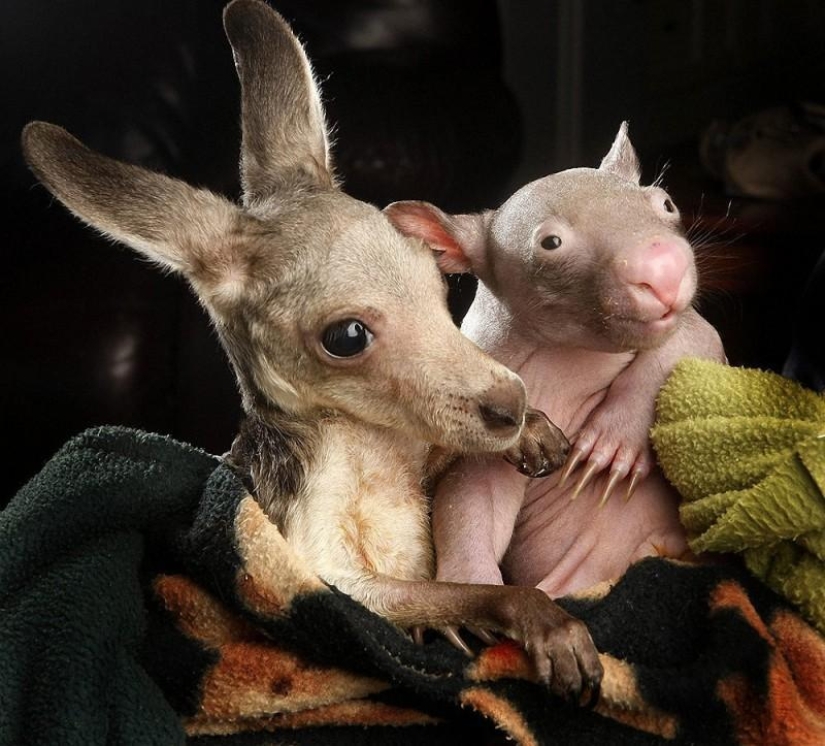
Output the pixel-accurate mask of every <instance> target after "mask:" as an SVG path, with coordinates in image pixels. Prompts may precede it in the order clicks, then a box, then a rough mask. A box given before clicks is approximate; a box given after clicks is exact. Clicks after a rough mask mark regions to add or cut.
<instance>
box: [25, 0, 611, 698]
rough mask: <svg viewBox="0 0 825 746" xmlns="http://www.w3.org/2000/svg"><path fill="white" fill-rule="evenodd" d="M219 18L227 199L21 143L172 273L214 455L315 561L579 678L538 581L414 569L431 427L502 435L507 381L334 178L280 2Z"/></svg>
mask: <svg viewBox="0 0 825 746" xmlns="http://www.w3.org/2000/svg"><path fill="white" fill-rule="evenodd" d="M224 25H225V29H226V32H227V35H228V37H229V40H230V43H231V45H232V49H233V52H234V55H235V61H236V66H237V70H238V75H239V77H240V82H241V93H242V130H243V141H242V158H241V175H242V182H243V199H242V204H241V205H236V204H234V203H232V202H230V201H228V200H226V199H224V198H223V197H220V196H218V195H216V194H213V193H211V192H209V191H205V190H202V189H196V188H194V187H191V186H189V185H187V184H185V183H183V182H181V181H178V180H176V179H173V178H169V177H166V176H163V175H160V174H157V173H152V172H149V171H146V170H144V169H142V168H139V167H136V166H133V165H127V164H124V163H119V162H117V161H114V160H111V159H109V158H106V157H104V156H102V155H99V154H97V153H94V152H92V151H90V150H88V149H87V148H86V147H85V146H83V145H82V144H81V143H80V142H78V141H77V140H76V139H74V138H73V137H72V136H71V135H69V134H68V133H66V132H65V131H64V130H62V129H60V128H58V127H55V126H53V125H49V124H45V123H38V122H35V123H31V124H29V125H28V126H27V127H26V129H25V131H24V133H23V147H24V151H25V155H26V158H27V161H28V163H29V164H30V166H31V168H32V169H33V171H34V172H35V174H36V175H37V176H38V178H39V179H40V180H41V181H42V182H43V183H44V184H45V185H46V186H47V187H48V188H49V190H51V191H52V192H53V193H54V194H55V195H56V196H57V197H58V198H59V199H60V200H61V201H62V202H63V203H64V204H65V205H66V206H67V207H68V208H69V209H70V210H71V211H72V212H74V213H75V214H76V215H77V216H78V217H79V218H81V219H82V220H84V221H86V222H87V223H89V224H90V225H92V226H94V227H96V228H97V229H99V230H100V231H102V232H104V233H105V234H107V235H109V236H111V237H112V238H114V239H117V240H119V241H122V242H124V243H126V244H128V245H129V246H131V247H133V248H134V249H136V250H137V251H139V252H140V253H142V254H144V255H145V256H147V257H149V258H150V259H152V260H153V261H155V262H157V263H158V264H159V265H161V266H162V267H163V268H166V269H168V270H172V271H175V272H179V273H181V274H182V275H183V276H184V277H185V278H186V279H187V280H188V282H189V283H190V284H191V286H192V288H193V290H194V292H195V293H196V294H197V297H198V298H199V300H200V301H201V303H202V304H203V306H204V307H205V308H206V310H207V311H208V313H209V315H210V317H211V319H212V321H213V323H214V325H215V328H216V329H217V332H218V334H219V336H220V339H221V342H222V344H223V346H224V347H225V349H226V352H227V355H228V357H229V359H230V361H231V363H232V365H233V367H234V370H235V373H236V375H237V379H238V384H239V387H240V391H241V394H242V400H243V407H244V410H245V420H244V422H243V424H242V427H241V431H240V434H239V435H238V437H237V439H236V440H235V442H234V444H233V446H232V451H231V454H230V459H231V461H232V463H233V464H234V465H235V466H236V467H237V468H239V469H242V470H243V472H244V474H245V475H247V476H248V481H249V483H250V484H251V485H252V490H253V492H254V495H255V499H256V501H257V505H258V506H259V507H260V509H261V510H262V511H263V513H265V515H266V517H267V519H268V520H269V521H271V523H274V524H275V525H276V526H277V527H278V529H279V530H280V533H281V535H282V536H283V537H284V538H285V539H286V541H287V542H288V544H289V545H290V546H291V547H292V548H293V550H294V552H295V553H296V554H297V555H298V556H299V557H302V558H303V560H304V561H305V562H306V563H307V564H308V566H309V567H310V568H311V569H312V570H313V571H314V572H315V573H316V574H317V575H319V576H320V577H321V578H323V579H324V580H325V581H327V582H328V583H330V584H332V585H335V586H337V587H338V588H339V589H340V590H342V591H344V592H345V593H348V594H350V595H351V596H352V597H354V598H355V599H357V600H358V601H360V602H361V603H363V604H364V605H365V606H367V607H368V608H370V609H372V610H373V611H375V612H377V613H379V614H382V615H384V616H385V617H387V618H388V619H390V620H391V621H393V622H395V623H397V624H398V625H400V626H402V627H405V628H409V627H413V626H415V625H423V626H428V627H433V628H445V627H448V626H449V625H469V626H472V627H476V628H478V629H480V630H492V631H497V632H499V633H502V634H504V635H507V636H508V637H512V638H514V639H516V640H518V641H520V642H521V643H523V645H524V646H525V648H526V650H527V651H528V654H529V656H530V658H531V660H532V662H533V664H534V668H535V673H536V676H537V678H538V679H539V680H541V681H544V682H545V683H547V684H548V685H549V686H550V688H551V689H552V691H554V692H556V693H558V694H560V695H563V696H567V697H571V698H577V697H579V695H580V694H581V693H582V692H585V693H586V692H591V693H592V692H595V691H597V690H598V685H599V682H600V679H601V675H602V669H601V664H600V662H599V659H598V656H597V652H596V650H595V648H594V646H593V643H592V641H591V639H590V635H589V633H588V631H587V629H586V628H585V626H584V625H583V624H582V623H581V622H580V621H578V620H576V619H573V618H572V617H570V616H569V615H568V614H567V613H565V612H564V611H563V610H562V609H560V608H559V607H558V606H556V605H555V604H554V603H552V602H551V601H550V600H549V599H548V598H547V596H546V595H545V594H544V593H541V592H540V591H537V590H535V589H529V588H502V587H495V586H476V585H460V584H448V583H438V582H435V581H433V580H432V578H433V572H434V568H433V564H434V563H433V552H432V540H431V536H430V526H429V517H428V504H427V500H426V498H425V494H424V491H423V488H422V483H423V482H424V478H425V466H426V462H427V458H428V454H429V453H430V450H431V447H432V446H436V447H438V448H440V449H445V450H447V451H454V452H458V453H472V452H495V453H503V452H505V451H507V450H508V449H512V448H513V447H514V446H515V445H516V444H517V440H518V438H519V436H520V433H521V430H522V424H523V422H524V419H525V406H526V396H525V391H524V387H523V384H522V383H521V381H520V379H519V378H518V377H517V376H516V375H515V374H513V373H511V372H510V371H509V370H507V368H505V367H504V366H503V365H501V364H499V363H497V362H495V361H494V360H493V359H492V358H490V357H488V356H487V355H486V354H484V353H482V352H481V351H480V350H479V349H478V348H477V347H476V346H475V345H474V344H473V343H471V342H470V341H469V340H467V339H466V338H465V337H463V336H462V335H461V333H460V332H459V331H458V329H456V328H455V327H454V325H453V323H452V321H451V319H450V316H449V312H448V310H447V305H446V297H445V296H446V289H445V284H444V282H443V279H442V277H441V275H440V273H439V269H438V267H437V264H436V261H434V259H433V254H432V252H431V251H430V249H429V248H428V247H427V246H426V245H425V244H424V243H423V242H422V241H420V240H417V239H410V238H406V237H403V236H401V235H400V234H399V233H398V232H397V231H395V230H394V228H393V227H392V225H391V223H390V222H389V220H388V219H387V218H386V216H385V215H384V214H383V213H382V212H381V211H380V210H378V209H377V208H375V207H372V206H370V205H368V204H365V203H362V202H359V201H357V200H355V199H353V198H351V197H348V196H347V195H345V194H344V193H343V192H342V191H341V190H340V188H339V187H338V184H337V183H336V178H335V175H334V172H333V167H332V163H331V159H330V152H329V143H328V138H327V131H326V127H325V122H324V112H323V109H322V105H321V100H320V96H319V92H318V89H317V87H316V85H315V82H314V79H313V75H312V70H311V67H310V63H309V61H308V59H307V58H306V56H305V54H304V51H303V49H302V47H301V46H300V44H299V43H298V41H297V39H296V38H295V36H294V35H293V33H292V31H291V30H290V29H289V27H288V26H287V24H286V23H285V22H284V20H283V19H282V18H281V17H280V16H279V15H278V14H277V13H276V12H275V11H273V10H271V9H270V8H269V7H268V6H267V5H266V4H265V3H263V2H260V1H259V0H235V2H233V3H231V4H230V5H229V6H227V8H226V10H225V12H224ZM556 465H558V464H556ZM256 509H257V508H256ZM260 535H261V534H259V536H260ZM264 574H265V573H264ZM254 580H255V581H256V582H258V581H259V582H261V583H264V584H265V583H266V577H261V578H255V579H254Z"/></svg>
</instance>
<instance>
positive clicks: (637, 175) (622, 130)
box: [599, 122, 642, 184]
mask: <svg viewBox="0 0 825 746" xmlns="http://www.w3.org/2000/svg"><path fill="white" fill-rule="evenodd" d="M599 171H607V172H609V173H611V174H615V175H616V176H619V177H621V178H622V179H625V180H627V181H632V182H633V183H634V184H638V183H639V182H640V181H641V178H642V167H641V164H640V163H639V156H638V155H636V150H635V148H634V147H633V145H632V143H631V142H630V136H629V135H628V134H627V122H622V124H621V126H620V127H619V131H618V132H617V133H616V139H615V140H613V145H611V146H610V151H609V152H608V153H607V155H606V156H605V157H604V158H603V159H602V162H601V165H600V166H599Z"/></svg>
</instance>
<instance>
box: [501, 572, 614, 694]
mask: <svg viewBox="0 0 825 746" xmlns="http://www.w3.org/2000/svg"><path fill="white" fill-rule="evenodd" d="M520 590H523V591H530V592H532V595H531V597H530V598H529V599H528V600H527V601H522V603H521V604H519V609H518V611H517V615H518V618H517V619H514V620H513V628H512V629H511V630H509V631H508V636H512V637H514V638H515V639H517V640H519V641H520V642H522V644H523V645H524V649H525V651H526V652H527V655H528V656H529V658H530V660H531V662H532V664H533V667H534V669H535V674H536V678H537V679H538V680H539V681H540V682H541V683H543V684H545V685H546V686H547V687H549V689H550V691H551V692H553V694H555V695H556V696H559V697H562V698H564V699H565V700H567V701H569V702H578V703H580V704H582V705H593V704H595V702H596V700H598V697H599V688H600V686H601V681H602V676H603V675H604V669H603V668H602V664H601V661H600V660H599V654H598V651H597V650H596V646H595V645H594V644H593V640H592V638H591V637H590V632H589V631H588V629H587V626H586V625H585V624H584V622H582V621H581V620H579V619H576V618H575V617H572V616H570V615H569V614H568V613H567V612H566V611H564V609H562V608H561V607H560V606H558V605H557V604H555V603H553V601H551V600H550V598H549V597H548V596H547V595H545V594H544V593H543V592H542V591H539V590H537V589H534V588H529V589H528V588H524V589H520Z"/></svg>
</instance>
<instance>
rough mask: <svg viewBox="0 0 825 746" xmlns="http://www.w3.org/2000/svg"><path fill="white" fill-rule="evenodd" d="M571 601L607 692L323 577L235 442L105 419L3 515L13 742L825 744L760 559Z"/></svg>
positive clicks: (660, 565) (799, 628) (798, 625)
mask: <svg viewBox="0 0 825 746" xmlns="http://www.w3.org/2000/svg"><path fill="white" fill-rule="evenodd" d="M562 603H563V605H565V606H566V607H567V608H568V609H569V610H570V611H571V612H573V613H575V614H577V615H579V616H580V617H581V618H582V619H584V621H585V622H586V623H587V624H588V626H589V628H590V630H591V633H592V635H593V638H594V640H595V642H596V645H597V647H598V648H599V650H600V651H601V652H602V661H603V663H604V666H605V678H604V683H603V687H602V693H601V699H600V701H599V703H598V704H597V705H596V706H595V708H594V709H592V710H583V709H580V708H578V707H577V706H574V705H570V704H567V703H565V702H560V701H557V700H554V699H553V698H552V697H551V696H550V694H549V693H548V692H547V691H546V690H544V689H543V688H541V687H540V686H538V685H537V684H535V683H532V681H530V671H529V666H528V663H527V660H526V658H525V656H524V655H523V653H522V652H521V650H520V649H519V648H518V647H517V646H516V645H513V644H511V643H509V642H507V641H502V642H501V643H499V644H498V645H495V646H493V647H489V648H483V649H479V650H478V654H477V655H476V657H475V658H472V659H469V658H466V657H465V656H464V655H463V654H461V653H460V652H458V651H457V650H455V649H454V648H452V647H451V646H450V645H449V644H448V643H446V642H445V641H444V640H442V639H440V638H438V637H433V638H432V639H430V640H428V641H427V642H426V643H425V644H424V645H423V646H420V645H416V644H415V643H414V642H412V640H411V639H410V638H409V637H407V636H406V635H405V634H404V633H402V632H401V631H399V630H398V629H396V628H395V627H393V626H392V625H390V624H388V623H387V622H386V621H385V620H383V619H381V618H380V617H377V616H375V615H374V614H372V613H370V612H369V611H367V610H366V609H365V608H363V607H362V606H360V605H359V604H357V603H355V602H354V601H352V599H350V598H348V597H347V596H345V595H344V594H342V593H340V592H338V591H336V590H335V589H333V588H330V587H329V586H327V585H325V584H324V583H322V582H321V581H320V580H319V579H318V578H316V577H314V576H313V575H312V573H310V572H309V571H308V570H307V569H306V567H305V566H304V565H303V563H302V561H301V559H300V558H299V557H296V556H295V555H293V554H292V552H291V550H290V549H289V547H288V545H287V544H286V542H285V541H284V540H283V537H281V535H280V534H279V533H278V531H277V529H276V528H275V527H274V526H273V525H272V524H271V522H269V521H268V520H267V519H266V517H265V516H264V515H263V513H262V512H261V511H260V508H259V507H258V506H257V503H256V502H255V501H254V499H253V498H252V497H251V496H250V495H249V494H248V493H247V491H246V489H245V488H244V486H243V483H242V481H241V479H239V478H238V476H237V475H235V474H234V473H233V472H232V471H231V470H230V469H229V468H228V467H227V466H226V465H225V464H223V463H222V461H221V460H220V459H218V458H215V457H214V456H210V455H209V454H206V453H203V452H201V451H199V450H197V449H195V448H192V447H190V446H187V445H185V444H181V443H176V442H174V441H172V440H170V439H168V438H165V437H162V436H157V435H151V434H147V433H142V432H137V431H133V430H126V429H122V428H99V429H96V430H90V431H88V432H85V433H83V434H81V435H79V436H78V437H76V438H74V439H72V440H71V441H70V442H69V443H67V444H66V445H65V446H64V448H63V449H61V451H60V452H58V453H57V454H56V455H55V456H54V458H53V459H52V460H51V461H50V462H49V463H48V464H47V465H46V466H45V467H44V469H43V470H42V471H41V472H40V473H39V474H38V475H37V476H35V477H34V478H33V479H32V480H31V482H29V483H28V484H27V485H26V486H25V487H24V488H23V489H22V490H21V491H20V492H19V493H18V494H17V495H16V496H15V497H14V498H13V499H12V501H11V503H10V504H9V505H8V507H7V508H6V509H5V510H4V511H3V512H2V513H0V745H2V746H6V745H11V744H38V745H40V744H61V745H63V744H66V745H68V746H72V745H73V744H83V746H96V745H97V744H100V745H101V746H102V745H103V744H107V745H123V746H127V745H128V746H140V745H142V744H182V743H191V744H197V745H198V746H225V745H227V744H232V745H233V746H237V745H240V744H243V745H244V746H255V745H263V744H291V745H296V744H298V745H300V744H329V743H336V744H348V743H352V744H356V743H357V744H379V743H380V744H418V743H422V742H426V743H428V744H430V746H436V745H437V744H442V743H443V744H462V743H466V744H479V743H490V744H492V743H499V742H504V739H505V737H506V738H509V739H511V741H515V742H516V743H519V744H524V745H525V746H528V745H531V746H532V745H534V744H535V745H539V744H576V745H577V746H578V745H579V744H604V743H610V744H664V743H668V744H702V743H710V744H762V743H765V744H773V745H781V744H788V746H790V745H791V744H798V743H817V742H825V643H823V640H822V638H821V637H819V635H818V634H817V633H816V632H814V631H813V630H812V629H811V628H810V627H809V626H808V625H807V624H806V623H805V622H804V621H802V620H801V619H800V618H799V617H798V616H797V615H796V614H795V613H794V612H793V611H792V609H791V608H790V607H789V606H788V605H787V604H786V603H785V602H783V601H782V600H781V599H780V598H779V597H778V596H776V595H774V594H773V593H772V592H770V591H769V590H767V589H766V588H764V586H762V585H761V584H760V583H759V582H758V581H756V580H755V579H753V578H752V577H751V576H750V575H749V573H747V572H746V571H744V570H740V569H739V568H738V567H736V566H727V565H719V566H692V565H684V564H679V563H674V562H670V561H666V560H658V559H653V560H645V561H643V562H640V563H638V564H637V565H634V566H633V567H632V568H631V569H630V570H629V571H628V573H627V574H626V575H625V576H624V577H623V578H622V579H621V580H619V581H618V582H616V583H615V584H612V585H605V586H604V587H601V588H599V589H598V590H594V591H593V592H591V593H589V594H587V595H586V596H583V597H581V598H568V599H563V600H562Z"/></svg>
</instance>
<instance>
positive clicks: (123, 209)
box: [22, 122, 243, 284]
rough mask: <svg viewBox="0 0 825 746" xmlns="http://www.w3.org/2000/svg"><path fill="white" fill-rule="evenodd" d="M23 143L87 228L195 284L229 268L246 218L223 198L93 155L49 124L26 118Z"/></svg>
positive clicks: (208, 281)
mask: <svg viewBox="0 0 825 746" xmlns="http://www.w3.org/2000/svg"><path fill="white" fill-rule="evenodd" d="M22 144H23V153H24V156H25V158H26V161H27V163H28V164H29V167H30V168H31V169H32V171H33V172H34V174H35V176H37V178H38V179H39V180H40V181H41V182H42V183H43V184H44V185H45V186H46V187H47V188H48V189H49V191H51V192H52V193H53V194H54V195H55V196H56V197H57V198H58V199H59V200H60V201H61V202H62V203H63V204H64V205H66V207H68V208H69V210H71V211H72V212H73V213H74V214H75V215H76V216H77V217H79V218H80V219H81V220H83V221H84V222H86V223H88V224H89V225H91V226H92V227H94V228H97V229H98V230H99V231H101V232H102V233H104V234H106V235H108V236H111V237H112V238H114V239H117V240H118V241H122V242H123V243H125V244H127V245H129V246H131V247H132V248H134V249H136V250H137V251H139V252H140V253H142V254H143V255H145V256H146V257H148V258H149V259H152V260H153V261H155V262H157V263H158V264H161V265H162V266H164V267H166V268H167V269H170V270H174V271H176V272H181V273H183V274H184V275H186V276H187V277H188V278H189V279H190V280H192V281H194V282H196V283H206V284H215V283H216V282H220V281H221V278H219V277H218V275H219V274H220V273H221V272H223V271H224V270H227V271H231V268H232V265H233V259H232V256H231V255H230V254H229V253H228V252H230V248H231V247H230V246H229V244H230V241H229V240H228V237H230V236H233V235H237V234H238V227H239V224H240V221H241V219H242V217H243V216H242V215H241V213H240V210H239V209H238V208H237V207H236V206H235V205H233V204H232V203H231V202H229V201H228V200H226V199H224V198H223V197H220V196H218V195H216V194H213V193H212V192H209V191H207V190H204V189H195V188H194V187H191V186H189V185H188V184H186V183H184V182H182V181H179V180H178V179H172V178H170V177H168V176H163V175H161V174H157V173H153V172H152V171H147V170H146V169H143V168H140V167H138V166H133V165H129V164H126V163H121V162H119V161H116V160H113V159H111V158H107V157H105V156H103V155H100V154H99V153H95V152H94V151H92V150H89V148H87V147H86V146H85V145H83V144H82V143H81V142H80V141H79V140H77V139H75V138H74V137H72V135H70V134H69V133H68V132H66V131H65V130H64V129H62V128H60V127H56V126H55V125H53V124H47V123H45V122H32V123H30V124H29V125H27V126H26V128H25V129H24V130H23V135H22Z"/></svg>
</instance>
